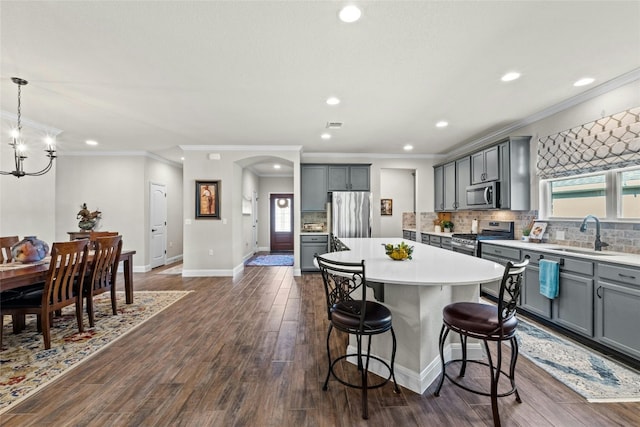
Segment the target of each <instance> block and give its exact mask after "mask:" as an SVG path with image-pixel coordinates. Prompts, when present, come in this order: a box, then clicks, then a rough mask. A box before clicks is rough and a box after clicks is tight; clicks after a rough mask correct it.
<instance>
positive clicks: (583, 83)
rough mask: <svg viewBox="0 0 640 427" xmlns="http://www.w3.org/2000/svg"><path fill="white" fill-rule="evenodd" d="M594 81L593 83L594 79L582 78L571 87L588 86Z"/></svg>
mask: <svg viewBox="0 0 640 427" xmlns="http://www.w3.org/2000/svg"><path fill="white" fill-rule="evenodd" d="M594 81H595V79H593V78H591V77H584V78H582V79H580V80H578V81H577V82H575V83H574V84H573V85H574V86H586V85H590V84H591V83H593V82H594Z"/></svg>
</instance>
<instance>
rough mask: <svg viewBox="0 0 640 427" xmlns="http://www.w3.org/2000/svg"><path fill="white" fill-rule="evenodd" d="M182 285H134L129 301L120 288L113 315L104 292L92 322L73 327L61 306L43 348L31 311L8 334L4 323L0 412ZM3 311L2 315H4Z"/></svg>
mask: <svg viewBox="0 0 640 427" xmlns="http://www.w3.org/2000/svg"><path fill="white" fill-rule="evenodd" d="M188 293H189V292H187V291H157V292H156V291H136V292H135V293H134V300H133V301H134V302H133V304H125V295H124V292H117V297H118V315H117V316H113V315H112V314H111V299H110V297H109V294H108V293H105V294H102V295H99V296H98V297H96V298H95V325H96V326H95V327H94V328H90V327H89V319H88V317H87V315H86V314H85V319H84V324H85V332H84V333H82V334H81V333H79V332H78V327H77V324H76V317H75V308H74V307H73V306H70V307H65V308H64V309H63V310H62V316H60V317H55V318H54V321H53V325H52V327H51V349H49V350H45V349H44V342H43V340H42V334H41V333H38V331H37V330H36V320H35V316H27V326H26V329H25V330H24V331H23V332H22V333H20V334H17V335H16V334H14V333H13V331H12V325H11V321H9V322H7V323H5V325H4V330H3V342H2V347H3V348H2V351H0V414H2V413H3V412H5V411H6V410H8V409H9V408H10V407H11V406H12V405H15V404H16V403H18V402H19V401H21V400H24V399H25V398H27V397H29V396H30V395H32V394H33V393H35V392H36V391H39V390H40V389H41V388H42V387H44V386H45V385H46V384H48V383H50V382H51V381H53V380H54V379H56V378H57V377H59V376H60V375H62V374H64V373H66V372H68V371H69V370H70V369H72V368H75V367H76V366H78V365H79V364H80V363H82V362H84V361H86V360H88V359H89V358H90V357H91V356H93V355H94V354H96V353H97V352H98V351H100V350H102V349H104V348H106V347H107V346H108V345H110V344H111V343H113V342H115V341H116V340H118V339H119V338H121V337H122V336H124V335H125V334H127V333H129V332H131V331H132V330H134V329H135V328H137V327H138V326H140V325H142V324H143V323H144V322H146V321H147V320H149V319H150V318H152V317H153V316H155V315H157V314H158V313H160V312H161V311H162V310H164V309H166V308H167V307H169V306H170V305H171V304H173V303H175V302H176V301H178V300H179V299H180V298H182V297H184V296H185V295H187V294H188ZM9 319H10V318H9V317H6V320H9Z"/></svg>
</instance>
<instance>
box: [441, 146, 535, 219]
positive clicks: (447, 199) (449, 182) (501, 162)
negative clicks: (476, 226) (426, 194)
mask: <svg viewBox="0 0 640 427" xmlns="http://www.w3.org/2000/svg"><path fill="white" fill-rule="evenodd" d="M530 140H531V137H530V136H515V137H509V138H505V139H503V140H501V141H498V142H497V143H495V144H494V145H492V146H490V147H488V148H485V149H482V150H480V151H477V152H475V153H471V155H468V156H465V157H461V158H459V159H456V160H455V161H452V162H449V163H445V164H443V165H438V166H434V169H433V170H434V179H433V183H434V195H435V200H434V202H435V203H434V210H435V211H436V212H441V211H445V212H450V211H454V210H463V209H469V206H467V187H468V186H470V185H472V184H474V185H475V184H482V183H483V182H492V181H498V182H499V183H500V186H499V188H500V193H499V195H498V197H499V199H498V200H499V201H498V209H511V210H523V211H524V210H529V206H530V196H531V193H530V190H531V183H530V175H529V152H530V148H529V141H530Z"/></svg>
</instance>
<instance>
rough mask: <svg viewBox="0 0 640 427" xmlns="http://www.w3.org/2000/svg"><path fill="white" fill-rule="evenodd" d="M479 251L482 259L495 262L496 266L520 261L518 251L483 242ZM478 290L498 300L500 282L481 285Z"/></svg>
mask: <svg viewBox="0 0 640 427" xmlns="http://www.w3.org/2000/svg"><path fill="white" fill-rule="evenodd" d="M480 251H481V252H480V254H481V257H482V258H484V259H488V260H489V261H493V262H497V263H498V264H502V265H506V264H507V262H509V261H511V262H518V261H520V249H515V248H506V247H504V246H495V245H490V244H487V243H484V242H483V243H482V245H480ZM527 270H528V267H527ZM527 270H525V273H526V271H527ZM480 290H481V291H482V292H483V293H485V294H489V295H491V296H493V297H495V298H498V294H499V293H500V281H497V282H494V283H483V284H482V285H480Z"/></svg>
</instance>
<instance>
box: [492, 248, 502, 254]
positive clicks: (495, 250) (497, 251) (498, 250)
mask: <svg viewBox="0 0 640 427" xmlns="http://www.w3.org/2000/svg"><path fill="white" fill-rule="evenodd" d="M493 251H494V252H495V253H497V254H501V253H502V251H501V250H500V249H494V250H493Z"/></svg>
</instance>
